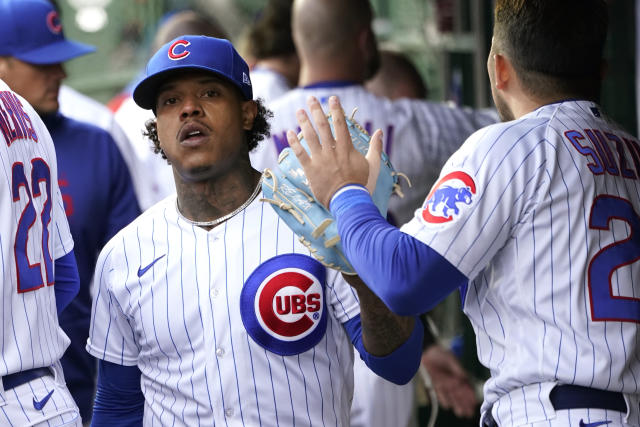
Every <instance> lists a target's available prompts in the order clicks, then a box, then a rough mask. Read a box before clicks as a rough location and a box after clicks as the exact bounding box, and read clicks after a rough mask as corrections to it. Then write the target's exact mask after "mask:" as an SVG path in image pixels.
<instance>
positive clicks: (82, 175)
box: [0, 0, 140, 421]
mask: <svg viewBox="0 0 640 427" xmlns="http://www.w3.org/2000/svg"><path fill="white" fill-rule="evenodd" d="M0 34H1V36H0V40H2V44H0V77H1V78H2V79H3V80H4V81H5V82H6V83H7V84H8V85H9V86H10V87H11V88H12V89H13V90H15V91H16V92H17V93H19V94H20V95H22V96H23V97H24V98H25V99H26V100H27V101H28V102H29V103H30V104H31V105H32V106H33V108H34V109H35V110H36V112H37V113H38V115H39V116H40V117H41V118H42V120H43V122H44V123H45V125H46V126H47V129H48V130H49V132H50V133H51V137H52V139H53V141H54V145H55V149H56V155H57V159H58V174H57V175H54V177H55V178H56V179H57V180H58V185H59V186H60V189H61V191H62V196H63V199H64V205H65V212H66V214H67V217H68V220H69V226H70V229H71V235H72V236H73V239H74V241H75V250H74V253H75V256H76V261H77V263H78V272H79V275H80V283H81V286H80V292H79V293H78V297H77V298H75V299H74V300H73V301H72V302H71V304H70V305H69V307H68V308H67V309H66V310H65V312H64V313H62V314H61V316H60V325H61V326H62V328H63V330H64V331H65V333H66V334H67V336H68V337H69V338H70V339H71V344H70V346H69V349H68V350H67V351H66V352H65V354H64V357H63V358H62V366H63V368H64V371H65V378H66V382H67V385H68V387H69V390H70V391H71V393H72V395H73V397H74V399H75V400H76V403H77V404H78V406H79V408H80V412H81V415H82V418H83V419H84V420H85V421H88V420H90V418H91V404H92V402H93V393H94V390H95V385H96V376H97V362H96V360H95V358H93V357H91V356H90V355H89V354H88V353H87V352H86V351H85V349H84V346H85V344H86V341H87V337H88V335H89V316H90V314H91V296H90V295H89V287H90V282H91V278H92V277H93V271H94V268H95V263H96V260H97V257H98V253H99V252H100V249H102V247H103V246H104V244H105V243H106V242H107V241H108V240H109V239H110V238H111V237H112V236H113V235H115V234H116V232H117V231H119V230H120V229H121V228H122V227H124V226H125V225H127V224H128V223H129V222H131V221H132V220H133V219H135V218H136V217H137V216H138V215H139V214H140V208H139V207H138V203H137V200H136V196H135V193H134V190H133V184H132V181H131V177H130V175H129V171H128V168H127V165H126V163H125V161H124V159H123V157H122V155H121V153H120V151H119V150H118V147H117V145H116V143H115V141H114V140H113V138H112V137H111V135H110V134H109V133H108V132H106V131H105V130H103V129H101V128H98V127H97V126H94V125H92V124H89V123H85V122H80V121H76V120H73V119H70V118H68V117H66V116H64V115H62V114H61V113H60V112H59V102H58V91H59V88H60V85H61V82H62V80H63V79H64V78H65V77H66V74H65V71H64V68H63V63H64V62H66V61H67V60H70V59H72V58H77V57H79V56H81V55H85V54H88V53H90V52H92V51H93V50H94V48H93V47H92V46H88V45H85V44H82V43H78V42H76V41H72V40H68V39H67V38H66V37H65V35H64V31H63V29H62V25H61V23H60V20H59V16H58V12H57V11H56V9H54V7H53V5H52V4H51V3H50V2H49V1H47V0H4V1H2V2H1V3H0Z"/></svg>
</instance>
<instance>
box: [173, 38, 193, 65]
mask: <svg viewBox="0 0 640 427" xmlns="http://www.w3.org/2000/svg"><path fill="white" fill-rule="evenodd" d="M190 44H191V43H190V42H188V41H186V40H176V41H175V42H173V43H172V44H171V46H169V52H168V54H169V59H172V60H174V61H177V60H179V59H183V58H186V57H187V56H189V54H190V53H191V52H189V51H188V50H187V46H189V45H190Z"/></svg>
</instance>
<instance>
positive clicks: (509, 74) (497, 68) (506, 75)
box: [493, 53, 514, 90]
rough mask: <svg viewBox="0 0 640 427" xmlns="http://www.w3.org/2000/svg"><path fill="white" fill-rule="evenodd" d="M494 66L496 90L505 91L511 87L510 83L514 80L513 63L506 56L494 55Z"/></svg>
mask: <svg viewBox="0 0 640 427" xmlns="http://www.w3.org/2000/svg"><path fill="white" fill-rule="evenodd" d="M493 66H494V70H493V71H494V74H493V75H494V76H495V82H494V84H495V85H496V89H500V90H504V89H506V88H507V87H508V86H509V82H510V81H511V80H512V79H513V77H514V76H513V74H514V70H513V66H512V65H511V61H510V60H509V58H507V57H506V56H504V55H502V54H499V53H494V54H493Z"/></svg>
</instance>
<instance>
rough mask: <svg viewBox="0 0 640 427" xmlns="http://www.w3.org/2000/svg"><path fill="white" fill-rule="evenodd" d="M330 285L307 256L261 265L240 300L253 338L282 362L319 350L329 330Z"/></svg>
mask: <svg viewBox="0 0 640 427" xmlns="http://www.w3.org/2000/svg"><path fill="white" fill-rule="evenodd" d="M325 281H326V270H325V268H324V267H323V266H322V264H320V263H319V262H318V261H316V260H315V259H313V258H311V257H309V256H306V255H301V254H285V255H278V256H276V257H273V258H271V259H269V260H267V261H266V262H264V263H262V264H261V265H260V266H259V267H258V268H256V269H255V270H254V271H253V273H251V275H250V276H249V278H248V279H247V281H246V282H245V284H244V287H243V288H242V293H241V294H240V315H241V317H242V323H243V324H244V327H245V329H246V330H247V333H248V334H249V336H250V337H251V338H252V339H253V340H254V341H255V342H256V343H258V344H260V345H261V346H262V347H264V348H265V349H267V350H269V351H271V352H273V353H276V354H280V355H282V356H291V355H294V354H299V353H303V352H305V351H307V350H309V349H311V348H312V347H314V346H315V345H316V344H318V342H320V340H321V339H322V337H324V334H325V332H326V329H327V309H326V303H325V291H324V289H325Z"/></svg>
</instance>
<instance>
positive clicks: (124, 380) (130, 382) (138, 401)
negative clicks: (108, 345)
mask: <svg viewBox="0 0 640 427" xmlns="http://www.w3.org/2000/svg"><path fill="white" fill-rule="evenodd" d="M140 375H141V373H140V369H138V367H137V366H123V365H118V364H116V363H111V362H107V361H105V360H98V388H97V390H96V398H95V402H94V405H93V418H92V420H91V426H92V427H114V426H118V427H120V426H122V427H139V426H141V425H142V419H143V416H144V395H143V394H142V389H141V387H140Z"/></svg>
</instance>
